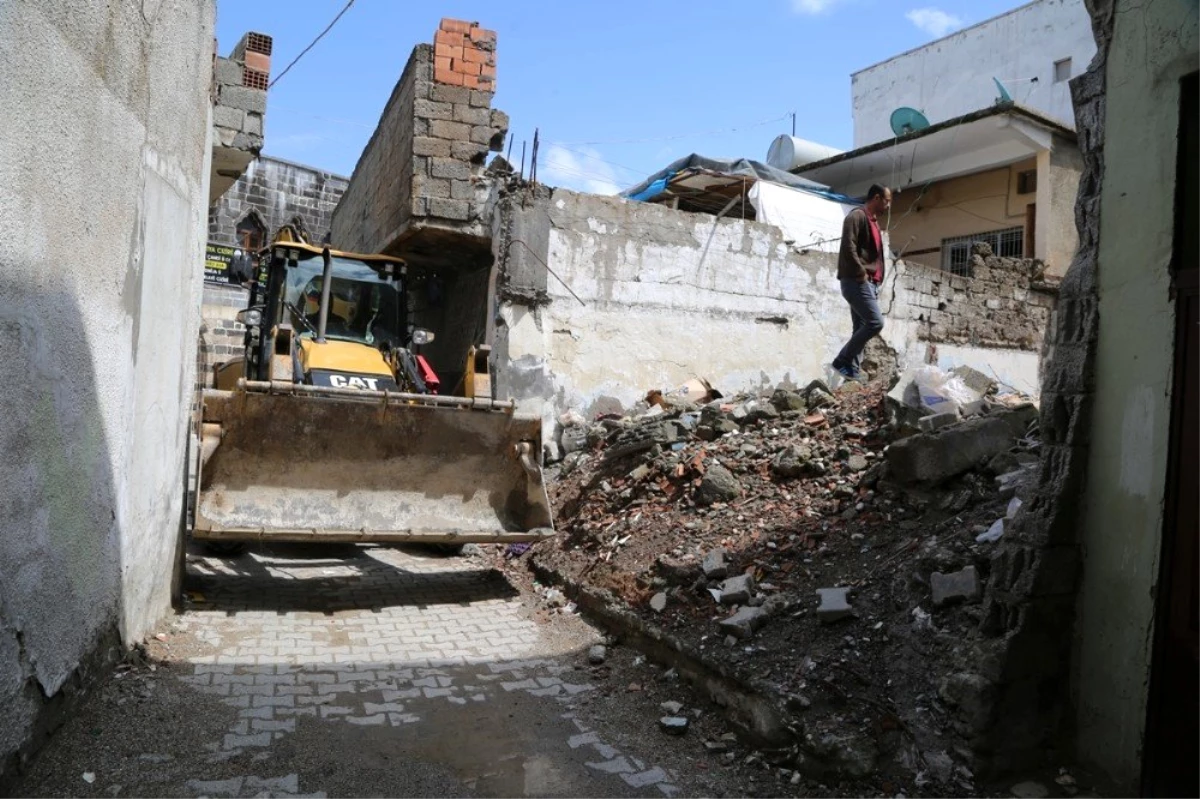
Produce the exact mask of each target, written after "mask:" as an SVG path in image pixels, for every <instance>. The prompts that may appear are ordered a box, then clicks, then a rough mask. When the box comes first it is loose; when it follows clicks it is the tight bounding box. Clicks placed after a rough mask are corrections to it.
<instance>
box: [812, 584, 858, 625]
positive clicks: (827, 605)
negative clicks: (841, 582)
mask: <svg viewBox="0 0 1200 799" xmlns="http://www.w3.org/2000/svg"><path fill="white" fill-rule="evenodd" d="M849 593H850V589H849V588H818V589H817V596H819V597H821V604H820V606H819V607H818V608H817V618H818V619H819V620H820V621H821V622H823V623H826V624H828V623H829V622H832V621H837V620H838V619H843V618H845V617H846V616H849V615H851V614H852V613H853V611H852V610H851V608H850V602H849V599H848V596H847V595H848V594H849Z"/></svg>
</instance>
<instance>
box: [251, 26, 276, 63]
mask: <svg viewBox="0 0 1200 799" xmlns="http://www.w3.org/2000/svg"><path fill="white" fill-rule="evenodd" d="M271 45H272V41H271V37H270V36H268V35H266V34H265V33H255V32H254V31H251V32H250V33H247V34H246V51H247V52H250V53H262V54H263V55H266V56H269V55H271ZM263 71H264V72H265V71H266V70H263Z"/></svg>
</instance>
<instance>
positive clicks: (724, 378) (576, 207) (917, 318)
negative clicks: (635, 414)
mask: <svg viewBox="0 0 1200 799" xmlns="http://www.w3.org/2000/svg"><path fill="white" fill-rule="evenodd" d="M498 214H499V217H498V218H499V219H502V220H503V224H499V225H498V226H497V227H498V229H497V232H496V236H495V238H494V239H493V248H494V252H495V257H496V263H497V265H498V266H497V268H498V274H497V279H496V283H497V285H496V289H495V302H496V304H497V307H498V308H499V311H498V317H497V321H496V322H495V325H496V327H495V330H494V336H493V345H494V355H495V358H496V361H495V371H496V381H497V390H498V393H499V395H500V396H505V397H508V396H512V397H514V398H516V399H518V400H520V401H522V402H524V403H525V406H526V410H528V411H529V412H531V413H532V412H539V411H537V406H538V404H539V403H541V402H542V401H547V400H548V401H549V403H548V405H547V407H546V408H544V409H542V411H540V412H542V413H543V414H544V418H545V419H546V427H545V430H546V433H547V434H548V435H552V431H553V427H554V423H553V421H552V420H553V418H554V417H556V416H557V415H558V414H559V413H562V412H563V411H565V410H567V409H569V408H570V409H575V410H577V411H580V412H581V413H583V414H584V415H585V416H592V415H594V414H597V413H603V412H609V411H621V410H625V409H628V408H630V407H631V406H632V405H633V404H634V403H635V402H637V401H638V400H640V399H642V398H643V397H644V396H645V394H646V392H647V391H649V390H652V389H670V388H673V387H675V386H678V385H681V384H682V383H683V382H685V381H686V380H688V379H689V378H692V377H694V376H701V377H704V378H707V379H708V380H710V381H711V382H712V384H713V385H714V386H716V387H717V388H718V389H719V390H721V391H722V392H725V393H732V392H737V391H751V392H752V391H759V390H763V389H765V388H768V387H775V386H784V387H789V386H791V387H798V386H803V385H804V384H806V383H807V382H808V381H810V380H812V379H815V378H825V377H827V376H828V371H829V362H830V361H831V360H832V358H833V355H834V354H835V353H836V352H837V350H838V349H839V348H840V347H841V345H842V343H843V342H844V340H845V339H846V338H847V337H848V336H849V334H850V314H849V312H848V309H847V308H846V305H845V301H844V300H843V299H842V297H841V294H840V290H839V287H838V282H837V278H836V266H837V263H836V261H837V258H836V255H835V254H831V253H821V252H805V253H801V252H797V251H796V250H795V249H794V248H793V247H791V246H789V245H788V244H787V243H786V242H785V241H784V239H783V234H782V233H781V231H780V230H779V229H778V228H776V227H774V226H771V225H765V224H760V223H757V222H745V221H742V220H738V219H716V218H715V217H713V216H710V215H706V214H693V213H688V212H683V211H674V210H671V209H669V208H665V207H663V206H659V205H654V204H642V203H637V202H632V201H627V200H622V199H617V198H610V197H600V196H594V195H585V194H576V193H573V192H570V191H564V190H557V189H556V190H553V192H550V191H548V190H544V189H543V190H540V191H535V192H527V193H517V194H514V195H512V196H510V197H508V198H506V199H505V200H503V201H501V203H500V210H499V211H498ZM978 260H979V263H978V264H977V266H976V278H975V279H974V280H968V279H965V278H954V277H952V276H950V275H947V274H946V273H944V272H940V271H939V272H936V273H933V272H932V271H931V270H925V269H924V268H922V267H914V266H912V265H907V264H901V265H898V266H897V267H896V269H897V274H896V278H895V281H894V283H893V285H892V286H890V287H889V289H888V291H887V292H885V298H884V303H883V305H884V308H885V310H890V314H889V315H888V316H887V317H886V319H887V321H888V326H887V327H886V328H885V342H886V343H887V344H888V345H889V346H890V347H892V348H893V349H894V350H895V351H896V352H897V354H898V355H900V356H901V357H900V365H901V366H902V367H907V366H915V365H920V364H923V363H927V362H933V363H939V364H943V365H959V364H966V365H970V366H974V367H976V368H978V369H980V370H981V371H990V372H992V373H996V372H999V373H1002V374H1007V377H1008V379H1009V380H1010V381H1011V382H1012V384H1013V385H1014V386H1016V387H1020V385H1029V384H1032V385H1033V386H1035V387H1036V379H1037V378H1036V376H1037V368H1038V352H1039V350H1040V347H1041V343H1042V342H1041V333H1040V330H1038V329H1037V319H1038V317H1037V316H1036V315H1035V316H1033V318H1032V319H1025V318H1021V319H1018V318H1017V317H1018V316H1020V314H1019V313H1018V312H1017V310H1016V308H1017V306H1019V305H1020V304H1022V303H1024V304H1026V305H1028V304H1029V302H1030V296H1031V295H1032V294H1034V293H1035V292H1034V291H1033V290H1032V288H1031V276H1032V272H1033V270H1034V269H1035V268H1036V267H1035V265H1034V264H1033V263H1032V262H1025V261H1021V262H1012V261H1008V260H1005V259H994V258H992V259H989V258H987V257H985V256H978ZM893 292H894V299H893V298H892V293H893ZM1038 296H1039V297H1041V299H1039V300H1038V302H1046V303H1049V302H1052V299H1051V297H1050V295H1045V296H1044V297H1043V295H1041V294H1040V293H1039V294H1038ZM1037 307H1038V308H1041V307H1042V306H1040V305H1039V306H1037ZM1046 313H1048V311H1043V314H1046ZM934 314H937V316H936V317H934V316H933V315H934ZM1042 318H1043V319H1044V315H1043V317H1042ZM972 327H979V328H980V329H981V330H982V331H983V332H982V333H981V334H980V335H971V334H970V333H968V332H967V331H968V330H970V329H971V328H972ZM950 361H953V363H948V362H950Z"/></svg>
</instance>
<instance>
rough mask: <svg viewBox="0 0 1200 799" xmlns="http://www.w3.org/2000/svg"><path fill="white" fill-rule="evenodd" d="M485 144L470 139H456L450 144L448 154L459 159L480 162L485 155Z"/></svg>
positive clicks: (474, 162)
mask: <svg viewBox="0 0 1200 799" xmlns="http://www.w3.org/2000/svg"><path fill="white" fill-rule="evenodd" d="M487 151H488V148H487V145H483V144H476V143H475V142H471V141H456V142H452V143H451V144H450V155H451V157H453V158H457V159H458V160H460V161H468V162H470V163H473V164H482V163H483V161H484V158H485V157H486V155H487Z"/></svg>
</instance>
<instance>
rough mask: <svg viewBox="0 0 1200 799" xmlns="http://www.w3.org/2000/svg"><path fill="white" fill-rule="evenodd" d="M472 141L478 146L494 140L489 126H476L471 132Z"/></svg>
mask: <svg viewBox="0 0 1200 799" xmlns="http://www.w3.org/2000/svg"><path fill="white" fill-rule="evenodd" d="M470 140H471V141H473V142H475V143H476V144H488V143H489V142H491V140H492V129H491V127H489V126H488V125H476V126H475V127H473V128H471V130H470Z"/></svg>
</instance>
